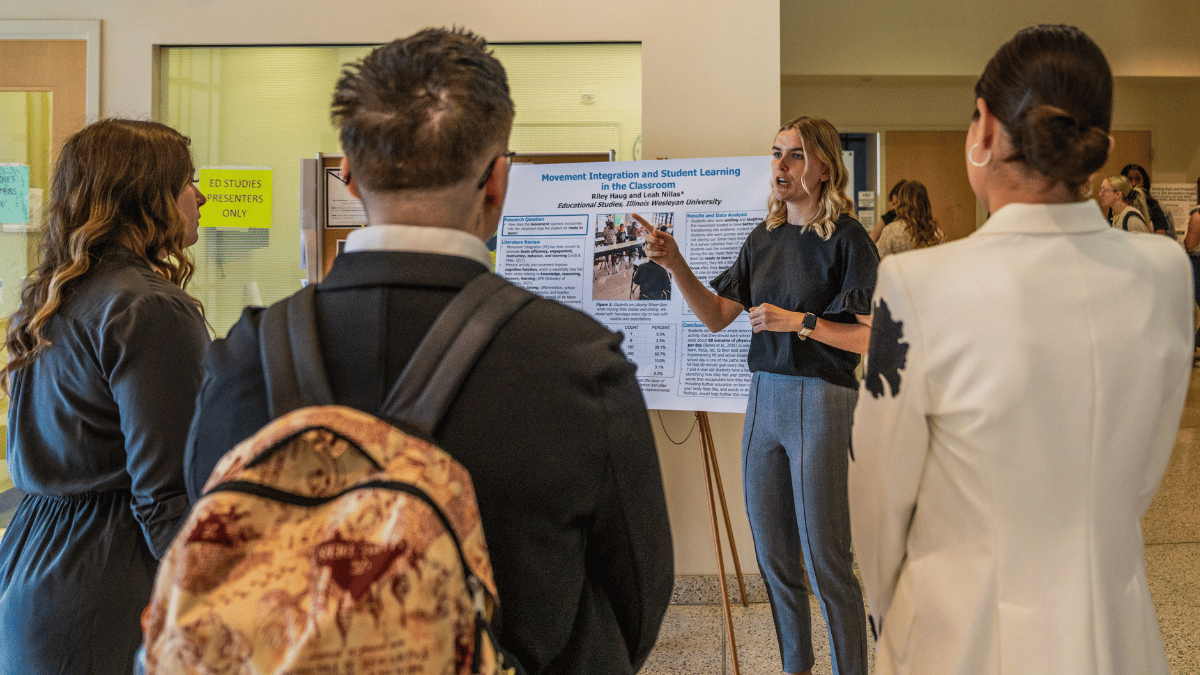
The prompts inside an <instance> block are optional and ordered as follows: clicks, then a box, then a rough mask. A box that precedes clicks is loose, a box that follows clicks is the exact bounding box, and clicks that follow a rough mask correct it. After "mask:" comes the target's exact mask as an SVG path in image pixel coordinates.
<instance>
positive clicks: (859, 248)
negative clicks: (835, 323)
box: [825, 223, 879, 316]
mask: <svg viewBox="0 0 1200 675" xmlns="http://www.w3.org/2000/svg"><path fill="white" fill-rule="evenodd" d="M839 225H840V223H839ZM859 229H860V230H862V227H861V226H860V227H859ZM855 239H856V241H854V243H853V244H852V245H851V246H849V247H847V249H846V275H845V276H844V277H842V289H841V291H839V292H838V294H837V296H836V297H835V298H834V299H833V302H831V303H829V306H828V307H826V308H825V314H826V315H830V314H843V313H850V314H858V315H860V316H868V315H870V314H871V297H872V296H874V294H875V279H876V274H877V273H878V271H879V251H878V249H876V248H875V243H874V242H872V241H871V239H870V238H869V237H867V236H866V230H863V236H862V241H857V239H858V238H857V237H856V238H855Z"/></svg>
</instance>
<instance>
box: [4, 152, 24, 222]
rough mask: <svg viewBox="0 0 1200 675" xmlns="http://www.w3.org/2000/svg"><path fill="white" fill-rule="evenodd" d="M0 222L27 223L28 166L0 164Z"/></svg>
mask: <svg viewBox="0 0 1200 675" xmlns="http://www.w3.org/2000/svg"><path fill="white" fill-rule="evenodd" d="M0 223H5V224H18V225H27V224H28V223H29V166H28V165H25V164H0Z"/></svg>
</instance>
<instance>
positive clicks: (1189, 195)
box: [1150, 183, 1196, 242]
mask: <svg viewBox="0 0 1200 675" xmlns="http://www.w3.org/2000/svg"><path fill="white" fill-rule="evenodd" d="M1150 194H1151V195H1153V196H1154V198H1155V199H1157V200H1158V205H1159V206H1161V207H1162V210H1163V213H1165V214H1168V215H1167V217H1168V218H1170V219H1171V220H1172V222H1174V223H1175V236H1176V238H1178V239H1179V241H1181V242H1182V241H1183V237H1184V236H1185V235H1186V234H1187V226H1188V214H1190V213H1191V211H1192V209H1193V208H1194V207H1195V206H1196V184H1195V183H1160V184H1155V185H1154V186H1153V187H1151V188H1150Z"/></svg>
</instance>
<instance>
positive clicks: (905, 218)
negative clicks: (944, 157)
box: [877, 180, 946, 259]
mask: <svg viewBox="0 0 1200 675" xmlns="http://www.w3.org/2000/svg"><path fill="white" fill-rule="evenodd" d="M892 201H894V203H895V204H896V219H895V220H893V221H892V222H891V223H890V224H888V225H885V226H884V228H883V233H882V234H881V235H880V236H879V241H878V242H877V245H878V246H879V257H880V259H882V258H883V257H884V256H887V255H890V254H892V253H903V252H904V251H911V250H912V249H914V248H926V247H929V246H934V245H935V244H940V243H942V242H944V241H946V234H945V233H944V232H942V228H940V227H938V223H937V219H936V218H934V217H933V207H932V206H931V205H930V203H929V192H928V191H927V190H926V189H925V185H924V184H923V183H921V182H919V181H915V180H910V181H905V182H904V184H903V185H902V186H900V191H899V192H898V193H897V194H896V196H895V198H894V199H893V200H892Z"/></svg>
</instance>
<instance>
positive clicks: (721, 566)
mask: <svg viewBox="0 0 1200 675" xmlns="http://www.w3.org/2000/svg"><path fill="white" fill-rule="evenodd" d="M696 418H697V419H698V420H699V424H700V444H701V445H702V446H703V454H704V478H705V482H706V483H707V485H708V513H709V515H710V516H711V518H712V527H713V544H714V545H715V546H716V549H717V574H718V575H719V580H718V581H719V584H720V586H721V604H722V605H724V608H725V629H726V631H727V633H728V635H729V652H730V654H731V656H732V657H733V658H732V660H733V675H741V668H740V667H739V666H738V655H737V641H736V639H735V638H734V635H733V611H732V610H731V609H730V607H729V589H728V588H726V587H725V556H724V554H723V553H722V551H721V528H720V525H719V523H718V521H717V500H716V498H715V497H714V496H713V477H714V475H715V476H716V483H717V490H716V491H717V492H718V493H719V494H720V496H721V510H722V511H723V512H724V515H725V532H726V534H727V535H728V538H729V552H730V553H732V554H733V565H734V568H735V569H736V571H737V579H738V588H740V589H741V592H742V606H743V607H744V606H746V605H747V604H748V603H747V602H746V586H745V584H744V583H743V581H742V566H741V563H739V562H738V556H737V545H736V544H734V542H733V528H732V526H731V525H730V523H729V507H728V506H727V505H726V503H725V489H724V487H723V486H722V485H721V469H720V467H719V466H718V464H717V453H716V450H715V449H714V447H713V441H712V429H710V428H709V426H708V413H706V412H704V411H703V410H701V411H697V412H696Z"/></svg>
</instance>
